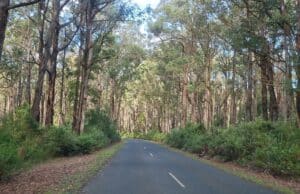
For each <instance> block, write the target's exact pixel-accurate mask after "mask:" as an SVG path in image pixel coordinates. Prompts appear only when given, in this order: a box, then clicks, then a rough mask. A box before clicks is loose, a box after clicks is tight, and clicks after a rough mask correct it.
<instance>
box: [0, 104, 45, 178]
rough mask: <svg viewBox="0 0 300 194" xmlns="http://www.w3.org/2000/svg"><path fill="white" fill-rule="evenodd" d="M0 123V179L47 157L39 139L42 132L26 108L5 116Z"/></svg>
mask: <svg viewBox="0 0 300 194" xmlns="http://www.w3.org/2000/svg"><path fill="white" fill-rule="evenodd" d="M0 123H1V125H0V178H3V177H7V176H9V175H10V174H11V173H12V172H13V171H16V170H18V169H20V168H22V167H24V166H26V165H28V164H31V163H35V162H38V161H41V160H43V159H45V158H46V157H48V154H47V152H46V151H45V149H44V147H43V146H44V144H43V143H42V141H43V139H42V138H41V137H42V136H43V133H44V130H42V129H40V128H39V127H38V125H37V123H36V122H35V121H34V119H33V118H32V117H31V114H30V111H29V107H28V106H23V107H20V108H19V109H17V110H16V112H15V113H14V114H13V113H11V114H8V115H6V116H5V117H4V118H2V119H1V122H0Z"/></svg>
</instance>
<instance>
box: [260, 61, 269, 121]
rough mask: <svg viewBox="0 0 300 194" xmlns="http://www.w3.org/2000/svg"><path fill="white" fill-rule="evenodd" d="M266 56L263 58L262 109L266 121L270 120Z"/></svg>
mask: <svg viewBox="0 0 300 194" xmlns="http://www.w3.org/2000/svg"><path fill="white" fill-rule="evenodd" d="M265 58H266V56H264V57H261V64H260V69H261V108H262V116H263V119H264V120H268V118H269V116H268V90H267V80H268V73H267V65H266V59H265Z"/></svg>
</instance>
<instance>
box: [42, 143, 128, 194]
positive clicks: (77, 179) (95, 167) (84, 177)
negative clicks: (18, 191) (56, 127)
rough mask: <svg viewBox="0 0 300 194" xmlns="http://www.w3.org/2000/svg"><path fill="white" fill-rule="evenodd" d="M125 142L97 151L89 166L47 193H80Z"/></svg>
mask: <svg viewBox="0 0 300 194" xmlns="http://www.w3.org/2000/svg"><path fill="white" fill-rule="evenodd" d="M122 146H123V142H120V143H116V144H114V145H112V146H109V147H107V148H104V149H101V150H100V151H98V152H96V153H95V154H97V156H96V159H95V160H94V161H93V162H92V163H91V164H90V165H89V166H88V167H87V169H86V170H84V172H77V173H75V174H73V175H71V176H68V177H66V178H65V180H64V181H63V182H62V183H61V184H60V185H58V186H56V187H55V188H51V189H49V190H48V191H47V192H46V193H49V194H50V193H61V194H63V193H79V192H80V189H81V188H82V187H83V186H84V185H85V184H86V183H87V182H88V180H89V179H90V178H92V177H93V176H95V175H96V174H97V172H99V171H100V170H101V169H103V167H104V166H105V165H106V164H107V163H108V162H109V160H110V159H111V158H112V157H113V156H114V155H115V154H116V153H117V152H118V151H119V150H120V149H121V147H122Z"/></svg>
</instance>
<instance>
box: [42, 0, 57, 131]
mask: <svg viewBox="0 0 300 194" xmlns="http://www.w3.org/2000/svg"><path fill="white" fill-rule="evenodd" d="M60 9H61V7H60V0H52V18H51V24H50V29H49V32H50V33H51V35H50V36H49V38H51V47H50V48H51V50H49V51H47V52H49V53H50V59H49V67H48V74H49V79H48V92H47V97H46V98H47V108H46V118H45V125H46V126H50V125H53V117H54V103H55V82H56V74H57V72H56V63H57V55H58V37H59V31H60V24H59V14H60ZM46 49H49V47H48V48H46Z"/></svg>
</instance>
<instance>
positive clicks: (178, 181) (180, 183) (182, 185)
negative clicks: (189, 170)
mask: <svg viewBox="0 0 300 194" xmlns="http://www.w3.org/2000/svg"><path fill="white" fill-rule="evenodd" d="M169 175H170V176H171V177H172V178H173V179H174V180H175V181H176V182H177V183H178V184H179V185H180V186H181V187H182V188H185V186H184V184H182V182H180V180H178V179H177V178H176V176H174V175H173V174H172V173H170V172H169Z"/></svg>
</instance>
